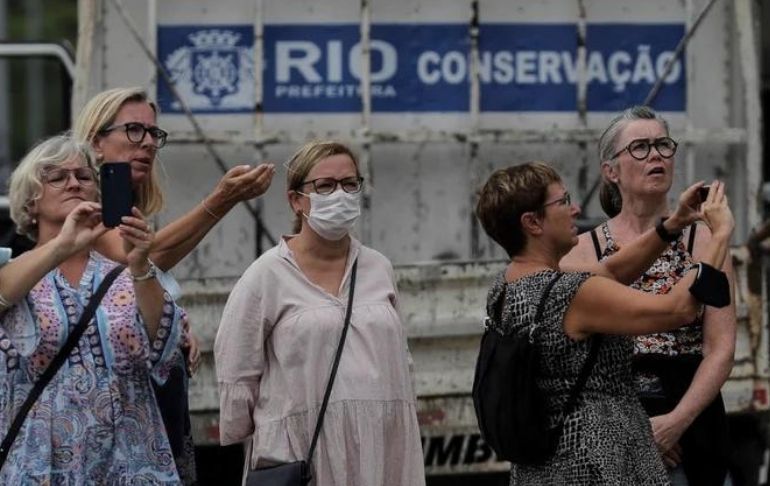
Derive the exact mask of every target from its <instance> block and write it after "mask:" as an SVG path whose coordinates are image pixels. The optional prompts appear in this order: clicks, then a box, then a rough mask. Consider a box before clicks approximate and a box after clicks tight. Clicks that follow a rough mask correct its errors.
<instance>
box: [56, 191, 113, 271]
mask: <svg viewBox="0 0 770 486" xmlns="http://www.w3.org/2000/svg"><path fill="white" fill-rule="evenodd" d="M107 231H109V228H107V227H105V226H104V225H103V224H102V207H101V205H100V204H99V203H96V202H92V201H83V202H81V203H80V204H78V205H77V206H75V209H73V210H72V212H70V213H69V214H68V215H67V218H66V219H65V220H64V224H63V225H62V228H61V231H59V234H58V235H57V236H56V238H54V241H55V244H56V247H57V251H59V252H60V254H61V257H62V258H67V257H69V256H70V255H72V254H74V253H77V252H79V251H81V250H84V249H86V248H88V247H90V246H91V245H93V243H94V242H95V241H96V240H97V239H98V238H99V237H100V236H102V235H103V234H105V233H106V232H107Z"/></svg>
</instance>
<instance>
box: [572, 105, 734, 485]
mask: <svg viewBox="0 0 770 486" xmlns="http://www.w3.org/2000/svg"><path fill="white" fill-rule="evenodd" d="M676 150H677V143H676V142H675V141H674V140H673V139H672V138H671V137H670V136H669V130H668V123H667V122H666V121H665V120H664V119H663V118H661V117H660V115H658V114H657V113H656V112H655V111H653V110H652V109H651V108H649V107H646V106H634V107H632V108H629V109H627V110H625V111H624V112H623V113H621V114H620V115H619V116H617V117H616V118H615V119H613V120H612V122H610V125H609V126H608V127H607V129H606V130H605V131H604V134H603V135H602V137H601V139H600V140H599V159H600V164H601V174H602V187H601V190H600V202H601V204H602V207H603V209H604V211H605V212H606V213H607V215H608V216H609V217H610V219H609V220H608V221H606V222H605V223H602V224H601V225H599V226H598V227H597V228H595V229H593V230H592V231H590V232H587V233H584V234H582V235H581V236H580V239H579V243H578V245H577V246H576V247H575V248H574V249H573V250H572V251H571V252H570V253H569V254H568V255H567V256H566V257H565V259H564V262H565V263H566V264H578V263H579V262H585V261H591V260H596V259H599V260H602V261H603V260H604V259H606V258H608V257H609V256H610V255H613V254H614V253H616V252H617V251H618V250H619V249H620V248H622V247H624V246H626V245H628V244H630V243H631V242H633V241H635V240H636V239H637V238H639V237H640V236H641V235H642V234H644V232H645V231H647V230H649V229H650V228H653V227H655V225H656V224H657V223H658V222H659V221H660V220H661V218H665V217H667V216H668V215H669V207H668V203H667V197H668V193H669V190H670V189H671V185H672V182H673V176H674V155H675V154H676ZM710 240H711V232H710V230H709V228H708V227H706V226H705V225H694V224H693V225H691V226H690V227H689V228H687V229H685V230H684V231H682V232H681V233H680V234H678V235H676V237H675V238H672V241H671V243H670V247H669V248H668V249H667V250H666V251H665V252H664V253H663V254H662V255H661V256H660V257H659V258H658V259H657V260H656V261H655V263H653V264H652V266H651V267H650V268H649V269H648V270H647V272H646V273H644V275H642V276H641V277H639V278H638V279H637V280H636V281H635V282H634V283H633V284H632V285H631V286H632V287H633V288H635V289H639V290H643V291H645V292H649V293H653V294H666V293H668V292H669V291H670V290H671V288H672V286H673V285H674V284H675V283H676V282H677V281H679V280H680V279H681V278H682V277H683V276H684V275H685V273H686V272H687V271H688V270H689V269H690V268H691V267H692V266H693V264H695V263H696V262H698V261H700V260H701V259H702V258H703V256H704V251H705V249H706V248H707V247H708V244H709V242H710ZM722 270H724V271H725V273H726V274H727V276H728V278H729V279H730V283H731V285H732V262H731V260H730V259H729V258H728V259H726V260H725V262H724V266H723V267H722ZM734 351H735V308H734V306H733V305H730V306H727V307H724V308H721V309H717V308H713V307H707V308H705V310H703V311H702V312H700V313H699V314H698V316H697V317H696V318H695V320H693V321H692V322H691V323H690V324H688V325H687V326H683V327H682V328H680V329H676V330H671V331H667V332H661V333H655V334H648V335H644V336H638V337H636V338H635V345H634V369H635V372H636V376H637V378H638V381H639V390H638V391H639V397H640V398H641V401H642V404H643V405H644V407H645V409H646V411H647V413H648V415H649V416H650V422H651V425H652V430H653V434H654V437H655V442H656V443H657V446H658V449H659V450H660V453H661V454H662V457H663V460H664V462H665V463H666V465H667V466H668V467H669V475H670V477H671V480H672V481H673V483H674V484H675V485H676V484H691V485H696V484H697V485H719V486H721V485H722V484H723V483H724V481H725V476H726V473H727V457H728V454H729V450H728V446H727V444H728V442H729V438H728V436H727V431H726V417H725V411H724V405H723V403H722V398H721V396H720V394H719V390H720V388H721V387H722V385H723V384H724V383H725V381H726V380H727V377H728V376H729V375H730V370H731V369H732V364H733V354H734Z"/></svg>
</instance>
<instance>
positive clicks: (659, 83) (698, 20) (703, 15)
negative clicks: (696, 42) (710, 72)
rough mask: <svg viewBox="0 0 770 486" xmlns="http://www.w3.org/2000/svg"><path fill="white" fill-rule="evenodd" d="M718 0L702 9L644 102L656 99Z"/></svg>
mask: <svg viewBox="0 0 770 486" xmlns="http://www.w3.org/2000/svg"><path fill="white" fill-rule="evenodd" d="M716 2H717V0H711V1H710V2H709V3H708V5H706V6H705V7H704V8H703V10H701V12H700V14H698V17H697V18H696V19H695V21H693V23H692V25H690V26H689V28H688V29H687V33H686V34H685V35H684V37H682V39H681V40H680V41H679V45H677V46H676V49H674V55H673V56H671V59H669V60H668V62H667V63H666V65H665V67H664V68H663V74H662V75H661V76H660V77H659V78H658V79H657V80H656V81H655V85H654V86H653V87H652V89H651V90H650V92H649V93H648V94H647V97H646V98H645V99H644V104H645V105H647V106H649V105H650V104H651V103H652V102H653V101H655V98H656V97H657V96H658V92H659V91H660V88H662V87H663V80H664V79H666V77H667V76H668V75H669V73H670V72H671V69H672V68H673V67H674V63H675V62H676V61H677V59H679V56H681V55H682V51H684V48H685V47H687V43H688V42H690V39H691V38H692V36H693V35H694V34H695V31H697V30H698V27H700V24H701V22H703V19H705V18H706V14H708V12H709V10H711V7H713V6H714V4H715V3H716ZM691 7H692V5H691V4H689V3H688V6H687V11H688V15H687V21H688V22H689V21H690V18H691V17H690V15H689V12H690V11H691V10H690V9H691Z"/></svg>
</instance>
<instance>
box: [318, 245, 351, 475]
mask: <svg viewBox="0 0 770 486" xmlns="http://www.w3.org/2000/svg"><path fill="white" fill-rule="evenodd" d="M357 269H358V258H356V260H355V261H354V262H353V268H352V269H351V270H350V290H349V292H348V308H347V311H346V312H345V325H344V326H343V327H342V335H341V336H340V342H339V344H338V345H337V354H335V356H334V364H333V365H332V371H331V374H330V375H329V382H328V383H327V384H326V392H325V393H324V400H323V403H322V404H321V410H320V411H319V412H318V419H316V423H315V432H313V441H312V442H311V443H310V450H309V451H308V453H307V464H308V467H310V463H311V462H312V461H313V452H315V446H316V444H317V443H318V435H319V434H320V433H321V428H322V426H323V423H324V414H325V413H326V406H327V405H328V404H329V397H330V396H331V393H332V385H334V377H336V376H337V368H338V367H339V364H340V357H341V356H342V348H343V347H345V337H347V335H348V328H349V327H350V314H351V313H352V312H353V289H354V288H355V286H356V270H357Z"/></svg>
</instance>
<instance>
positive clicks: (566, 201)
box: [540, 192, 572, 209]
mask: <svg viewBox="0 0 770 486" xmlns="http://www.w3.org/2000/svg"><path fill="white" fill-rule="evenodd" d="M552 204H558V205H559V206H569V205H571V204H572V196H570V194H569V193H568V192H565V193H564V195H563V196H562V197H560V198H559V199H556V200H555V201H551V202H547V203H545V204H543V205H542V206H540V208H541V209H542V208H546V207H548V206H551V205H552Z"/></svg>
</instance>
